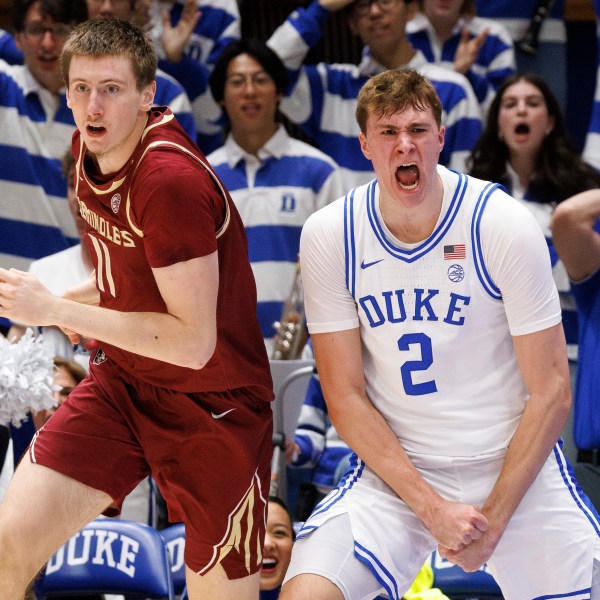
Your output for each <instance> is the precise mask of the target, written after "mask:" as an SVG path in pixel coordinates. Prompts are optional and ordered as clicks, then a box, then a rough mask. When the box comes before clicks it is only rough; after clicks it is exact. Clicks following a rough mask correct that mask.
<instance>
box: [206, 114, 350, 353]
mask: <svg viewBox="0 0 600 600" xmlns="http://www.w3.org/2000/svg"><path fill="white" fill-rule="evenodd" d="M208 161H209V162H210V164H211V165H212V167H213V169H214V170H215V173H216V174H217V175H218V176H219V178H220V179H221V181H222V182H223V184H224V185H225V187H226V188H227V190H228V191H229V193H230V194H231V197H232V198H233V201H234V202H235V205H236V207H237V209H238V212H239V213H240V216H241V217H242V221H243V223H244V226H245V228H246V234H247V236H248V254H249V257H250V263H251V265H252V270H253V272H254V278H255V280H256V287H257V294H258V309H257V310H258V318H259V322H260V326H261V329H262V332H263V337H264V338H265V342H266V344H267V347H268V350H269V351H271V349H272V341H271V340H272V338H273V336H274V335H275V330H274V328H273V323H274V322H275V321H279V320H280V319H281V315H282V311H283V303H284V301H285V299H286V298H287V297H288V295H289V293H290V290H291V288H292V284H293V282H294V276H295V273H296V263H297V260H298V252H299V250H300V232H301V230H302V226H303V225H304V222H305V221H306V219H307V218H308V217H309V216H310V215H311V214H312V213H313V212H315V211H316V210H318V209H319V208H322V207H323V206H325V205H326V204H328V203H330V202H332V201H333V200H336V199H337V198H339V197H341V196H343V195H344V193H345V191H346V186H343V185H342V180H341V174H340V172H339V169H338V168H337V165H336V164H335V163H334V161H333V160H331V158H329V157H328V156H326V155H325V154H323V153H322V152H320V151H319V150H317V149H316V148H314V147H313V146H311V145H309V144H306V143H305V142H302V141H300V140H297V139H295V138H293V137H291V136H290V135H289V134H288V133H287V132H286V130H285V128H284V127H283V126H282V125H280V126H279V128H278V130H277V132H276V133H275V134H274V135H273V136H272V137H271V139H270V140H269V141H268V142H267V143H266V144H265V145H264V146H263V147H262V148H261V150H260V151H259V153H258V158H257V157H256V156H254V155H252V154H248V153H247V152H245V151H244V150H243V149H242V148H241V147H240V146H239V145H238V144H237V143H236V142H235V140H234V139H233V136H232V135H229V137H228V138H227V140H226V142H225V145H224V146H223V147H221V148H219V149H218V150H216V151H215V152H213V153H211V154H210V155H209V156H208Z"/></svg>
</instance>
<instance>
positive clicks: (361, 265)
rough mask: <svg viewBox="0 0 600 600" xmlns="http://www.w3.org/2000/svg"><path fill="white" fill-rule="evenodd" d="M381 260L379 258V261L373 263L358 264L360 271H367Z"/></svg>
mask: <svg viewBox="0 0 600 600" xmlns="http://www.w3.org/2000/svg"><path fill="white" fill-rule="evenodd" d="M382 260H383V258H380V259H379V260H374V261H373V262H369V263H367V262H365V261H364V260H363V261H362V262H361V263H360V268H361V269H368V268H369V267H372V266H373V265H376V264H377V263H380V262H381V261H382Z"/></svg>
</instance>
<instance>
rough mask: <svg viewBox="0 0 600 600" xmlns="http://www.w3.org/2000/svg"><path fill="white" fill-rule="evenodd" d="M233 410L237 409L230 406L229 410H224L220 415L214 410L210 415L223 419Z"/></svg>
mask: <svg viewBox="0 0 600 600" xmlns="http://www.w3.org/2000/svg"><path fill="white" fill-rule="evenodd" d="M232 410H235V408H230V409H229V410H226V411H225V412H222V413H221V414H220V415H216V414H215V413H214V412H211V413H210V415H211V417H212V418H213V419H222V418H223V417H224V416H225V415H228V414H229V413H230V412H231V411H232Z"/></svg>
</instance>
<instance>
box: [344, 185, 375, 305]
mask: <svg viewBox="0 0 600 600" xmlns="http://www.w3.org/2000/svg"><path fill="white" fill-rule="evenodd" d="M369 185H370V186H373V185H375V180H373V181H372V182H371V183H370V184H369ZM354 192H355V190H350V191H349V192H348V193H347V194H346V197H345V198H344V244H345V246H346V287H347V288H348V290H349V291H350V293H351V294H352V297H353V298H354V292H355V290H356V275H355V273H356V240H355V237H354V227H353V224H354Z"/></svg>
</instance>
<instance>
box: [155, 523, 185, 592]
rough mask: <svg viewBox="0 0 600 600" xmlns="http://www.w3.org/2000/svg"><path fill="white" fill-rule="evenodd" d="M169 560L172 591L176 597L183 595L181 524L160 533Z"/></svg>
mask: <svg viewBox="0 0 600 600" xmlns="http://www.w3.org/2000/svg"><path fill="white" fill-rule="evenodd" d="M160 535H162V537H163V539H164V540H165V543H166V544H167V550H168V551H169V556H170V558H171V578H172V580H173V589H174V590H175V594H176V595H177V596H179V595H181V594H182V593H183V589H184V588H185V560H184V558H183V551H184V548H185V526H184V524H183V523H176V524H175V525H170V526H169V527H166V528H165V529H162V530H161V531H160Z"/></svg>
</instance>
